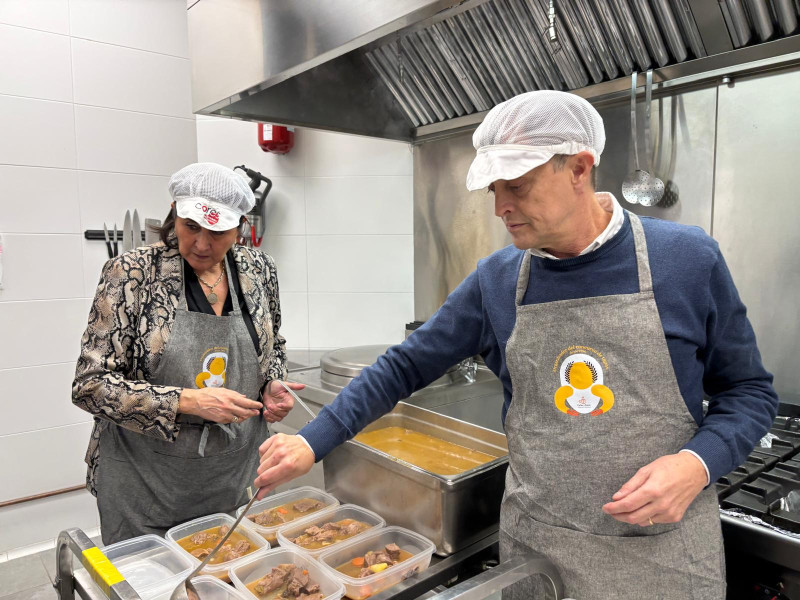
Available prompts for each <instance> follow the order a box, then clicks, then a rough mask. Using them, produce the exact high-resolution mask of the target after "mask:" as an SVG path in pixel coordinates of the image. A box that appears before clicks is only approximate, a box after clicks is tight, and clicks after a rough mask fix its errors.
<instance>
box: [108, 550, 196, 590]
mask: <svg viewBox="0 0 800 600" xmlns="http://www.w3.org/2000/svg"><path fill="white" fill-rule="evenodd" d="M100 551H101V552H102V553H103V554H105V555H106V558H108V560H110V561H111V562H112V563H113V565H114V566H115V567H116V568H117V570H118V571H119V572H120V573H121V574H122V576H123V577H124V578H125V579H126V580H127V581H128V583H130V584H131V586H132V587H133V589H134V590H136V593H137V594H139V596H140V597H141V598H143V600H151V599H153V598H157V597H160V596H161V594H162V593H164V592H165V591H167V590H169V593H171V592H172V590H173V589H174V588H175V586H176V585H178V584H179V583H180V582H181V581H183V578H184V577H186V576H187V575H188V574H189V573H190V572H191V571H192V569H194V568H195V566H196V565H197V563H196V562H195V561H194V558H192V557H190V556H187V555H186V554H185V553H184V552H181V551H179V550H178V549H176V548H175V547H173V545H172V544H170V543H169V542H167V541H166V540H165V539H164V538H161V537H158V536H157V535H143V536H141V537H136V538H131V539H129V540H123V541H121V542H117V543H116V544H111V545H110V546H105V547H103V548H100ZM97 591H98V592H99V591H100V589H99V588H97ZM167 596H169V594H167Z"/></svg>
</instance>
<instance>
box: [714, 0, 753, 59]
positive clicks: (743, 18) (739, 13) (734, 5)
mask: <svg viewBox="0 0 800 600" xmlns="http://www.w3.org/2000/svg"><path fill="white" fill-rule="evenodd" d="M719 7H720V10H722V16H723V18H724V19H725V25H727V27H728V33H730V35H731V41H732V42H733V47H734V48H741V47H742V46H746V45H747V44H749V43H750V36H751V33H750V24H749V23H748V22H747V13H745V9H744V5H743V4H742V2H741V0H719Z"/></svg>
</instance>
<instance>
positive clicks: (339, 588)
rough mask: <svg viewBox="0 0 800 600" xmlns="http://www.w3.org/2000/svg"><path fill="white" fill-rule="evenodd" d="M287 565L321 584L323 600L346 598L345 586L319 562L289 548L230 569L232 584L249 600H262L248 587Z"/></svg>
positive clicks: (272, 552)
mask: <svg viewBox="0 0 800 600" xmlns="http://www.w3.org/2000/svg"><path fill="white" fill-rule="evenodd" d="M287 563H292V564H295V565H297V566H298V567H303V569H305V570H307V571H308V576H309V577H310V579H311V581H313V582H314V583H318V584H319V586H320V592H321V593H322V599H323V600H339V598H341V597H342V596H344V585H342V583H341V582H340V581H338V580H337V579H336V578H335V577H332V576H331V575H330V574H329V573H328V571H327V570H326V569H323V568H322V566H321V565H320V564H319V563H318V562H317V561H315V560H313V559H311V558H310V557H309V556H308V555H306V554H301V553H300V552H295V551H294V550H289V549H288V548H276V549H275V550H270V551H269V552H266V553H265V554H262V555H260V556H254V557H253V558H249V557H248V560H246V561H244V562H242V563H241V564H239V565H237V566H235V567H232V568H231V569H230V578H231V582H232V583H233V585H234V587H235V588H236V589H237V590H239V591H240V592H241V593H242V594H243V595H244V596H246V597H247V598H248V599H251V600H252V599H253V598H255V599H256V600H261V599H260V598H259V597H258V596H256V595H255V594H253V592H251V591H250V590H248V589H247V585H248V584H250V583H253V582H254V581H256V580H258V579H261V578H262V577H263V576H264V575H267V574H268V573H269V572H270V571H272V568H273V567H277V566H278V565H281V564H287ZM203 600H205V598H203Z"/></svg>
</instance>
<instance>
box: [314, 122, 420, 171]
mask: <svg viewBox="0 0 800 600" xmlns="http://www.w3.org/2000/svg"><path fill="white" fill-rule="evenodd" d="M305 148H306V150H305V152H306V175H307V176H308V177H341V176H345V175H411V174H412V173H413V169H414V167H413V162H412V158H411V146H410V145H409V144H406V143H404V142H393V141H388V140H380V139H375V138H367V137H361V136H357V135H345V134H341V133H332V132H329V131H315V130H308V131H306V132H305Z"/></svg>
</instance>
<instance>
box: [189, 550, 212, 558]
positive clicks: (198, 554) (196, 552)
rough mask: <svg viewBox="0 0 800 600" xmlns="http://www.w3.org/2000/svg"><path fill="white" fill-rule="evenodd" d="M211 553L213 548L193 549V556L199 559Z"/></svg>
mask: <svg viewBox="0 0 800 600" xmlns="http://www.w3.org/2000/svg"><path fill="white" fill-rule="evenodd" d="M209 554H211V550H209V549H208V548H198V549H197V550H192V556H194V557H195V558H196V559H198V560H203V559H204V558H205V557H206V556H208V555H209Z"/></svg>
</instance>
